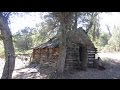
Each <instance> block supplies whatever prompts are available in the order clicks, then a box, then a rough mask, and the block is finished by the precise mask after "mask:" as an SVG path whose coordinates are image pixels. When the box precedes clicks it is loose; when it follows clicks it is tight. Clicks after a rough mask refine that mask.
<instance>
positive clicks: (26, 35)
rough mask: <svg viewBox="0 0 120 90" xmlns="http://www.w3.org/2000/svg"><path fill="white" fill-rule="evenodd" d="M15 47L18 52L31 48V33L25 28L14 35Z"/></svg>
mask: <svg viewBox="0 0 120 90" xmlns="http://www.w3.org/2000/svg"><path fill="white" fill-rule="evenodd" d="M14 43H15V47H16V48H17V50H18V51H24V50H30V49H31V46H32V38H31V31H30V30H29V28H25V29H23V30H21V31H18V32H17V34H16V35H14Z"/></svg>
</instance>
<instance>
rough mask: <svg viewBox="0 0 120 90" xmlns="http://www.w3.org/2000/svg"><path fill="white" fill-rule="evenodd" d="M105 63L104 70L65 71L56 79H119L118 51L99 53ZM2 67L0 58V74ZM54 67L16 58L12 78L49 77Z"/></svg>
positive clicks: (119, 55) (119, 63)
mask: <svg viewBox="0 0 120 90" xmlns="http://www.w3.org/2000/svg"><path fill="white" fill-rule="evenodd" d="M98 55H99V56H100V57H101V59H102V61H103V62H104V64H105V68H106V69H105V70H102V71H101V70H98V69H95V68H88V69H87V71H81V70H71V71H70V72H65V73H64V74H63V75H61V76H60V77H58V79H120V53H108V54H107V53H99V54H98ZM3 67H4V60H2V59H0V75H2V70H3ZM54 71H55V68H53V67H51V66H50V65H41V64H36V63H33V64H29V61H25V60H20V59H16V63H15V70H14V72H13V79H49V76H50V74H51V73H52V72H54Z"/></svg>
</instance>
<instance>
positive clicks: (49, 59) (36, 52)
mask: <svg viewBox="0 0 120 90" xmlns="http://www.w3.org/2000/svg"><path fill="white" fill-rule="evenodd" d="M66 50H67V51H66V53H67V54H66V60H65V66H64V69H65V70H69V69H79V68H81V60H80V59H81V57H80V53H81V51H80V47H79V46H75V47H67V49H66ZM95 53H96V51H90V50H88V61H89V62H88V63H90V64H88V66H90V67H91V65H93V64H91V62H92V63H93V60H95ZM58 56H59V48H44V49H43V48H42V49H41V48H38V49H33V60H34V61H37V62H39V63H50V64H52V63H54V64H56V63H57V61H58Z"/></svg>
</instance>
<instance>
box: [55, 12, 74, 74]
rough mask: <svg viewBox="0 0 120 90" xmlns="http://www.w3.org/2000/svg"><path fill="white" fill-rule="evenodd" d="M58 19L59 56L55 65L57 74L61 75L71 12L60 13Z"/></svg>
mask: <svg viewBox="0 0 120 90" xmlns="http://www.w3.org/2000/svg"><path fill="white" fill-rule="evenodd" d="M59 15H60V16H59V18H60V25H61V26H60V32H61V35H60V45H59V47H60V52H59V53H60V54H59V59H58V64H57V73H62V72H63V71H64V66H65V59H66V43H67V42H66V38H67V36H66V35H67V31H69V29H70V26H71V22H72V13H71V12H61V13H59Z"/></svg>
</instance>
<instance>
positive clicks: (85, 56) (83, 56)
mask: <svg viewBox="0 0 120 90" xmlns="http://www.w3.org/2000/svg"><path fill="white" fill-rule="evenodd" d="M81 59H82V64H81V68H82V70H87V64H88V52H87V47H82V51H81Z"/></svg>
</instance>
